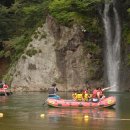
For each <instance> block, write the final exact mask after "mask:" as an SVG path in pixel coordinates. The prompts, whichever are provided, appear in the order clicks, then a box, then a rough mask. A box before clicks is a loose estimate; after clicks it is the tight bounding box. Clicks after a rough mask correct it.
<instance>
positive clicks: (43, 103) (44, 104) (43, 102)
mask: <svg viewBox="0 0 130 130" xmlns="http://www.w3.org/2000/svg"><path fill="white" fill-rule="evenodd" d="M47 99H48V96H47V97H46V98H45V99H44V100H43V101H44V102H43V104H42V105H45V103H46V101H47Z"/></svg>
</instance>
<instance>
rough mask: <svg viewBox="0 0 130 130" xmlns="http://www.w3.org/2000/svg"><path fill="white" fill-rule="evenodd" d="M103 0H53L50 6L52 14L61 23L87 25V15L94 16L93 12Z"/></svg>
mask: <svg viewBox="0 0 130 130" xmlns="http://www.w3.org/2000/svg"><path fill="white" fill-rule="evenodd" d="M100 2H101V0H93V1H92V0H67V1H66V0H53V1H52V2H51V3H50V5H49V10H50V12H51V14H52V15H53V16H54V17H55V18H57V19H58V20H59V21H60V22H61V23H64V24H68V23H71V22H73V23H79V24H81V23H85V20H86V14H87V13H88V15H89V16H90V17H92V16H93V14H92V12H93V11H95V7H96V5H97V4H99V3H100Z"/></svg>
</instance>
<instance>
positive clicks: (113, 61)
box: [103, 0, 121, 91]
mask: <svg viewBox="0 0 130 130" xmlns="http://www.w3.org/2000/svg"><path fill="white" fill-rule="evenodd" d="M110 11H111V12H110ZM110 13H113V17H112V18H111V17H110ZM103 22H104V28H105V42H106V50H105V60H106V71H107V72H106V74H107V79H108V85H109V86H116V87H113V88H112V89H111V91H118V89H119V69H120V41H121V26H120V20H119V16H118V12H117V9H116V8H115V4H114V1H109V2H108V0H106V2H105V7H104V14H103Z"/></svg>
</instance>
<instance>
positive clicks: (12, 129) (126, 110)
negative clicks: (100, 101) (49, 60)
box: [0, 93, 130, 130]
mask: <svg viewBox="0 0 130 130" xmlns="http://www.w3.org/2000/svg"><path fill="white" fill-rule="evenodd" d="M59 95H60V96H61V97H64V98H70V97H71V93H68V94H65V93H59ZM106 95H107V96H109V95H115V96H116V98H117V105H116V106H115V107H114V108H113V109H108V108H103V109H70V108H69V109H67V108H66V109H61V108H48V107H47V106H46V105H44V106H43V105H42V104H43V101H44V99H45V98H46V97H47V93H18V94H14V95H12V96H10V97H0V113H1V114H3V116H1V117H0V130H43V129H44V130H66V129H67V130H73V129H76V130H129V129H130V120H129V119H130V103H129V102H130V94H126V93H120V94H116V93H114V94H113V93H107V94H106Z"/></svg>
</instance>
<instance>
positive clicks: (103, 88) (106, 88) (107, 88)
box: [102, 87, 112, 91]
mask: <svg viewBox="0 0 130 130" xmlns="http://www.w3.org/2000/svg"><path fill="white" fill-rule="evenodd" d="M111 88H112V87H107V88H103V89H102V91H105V90H108V89H111Z"/></svg>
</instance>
